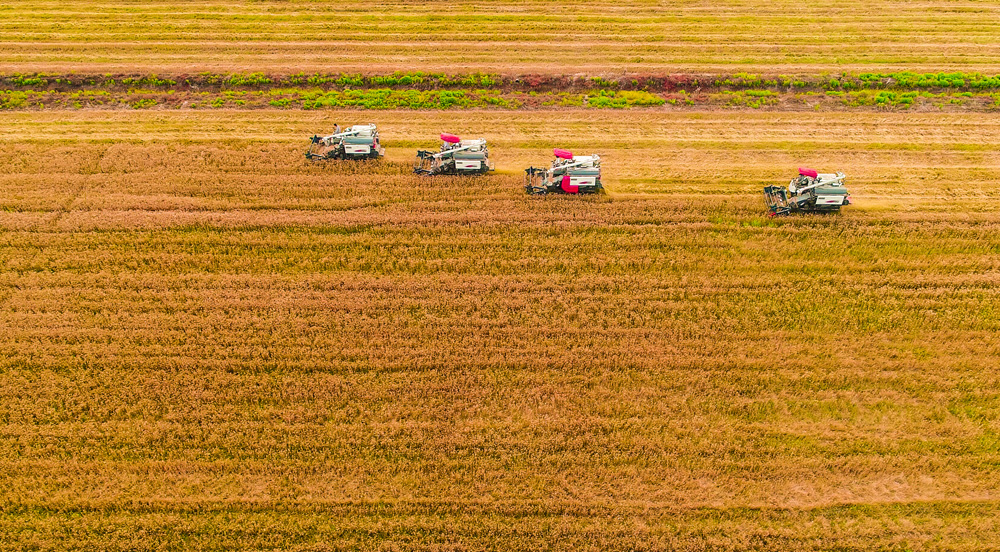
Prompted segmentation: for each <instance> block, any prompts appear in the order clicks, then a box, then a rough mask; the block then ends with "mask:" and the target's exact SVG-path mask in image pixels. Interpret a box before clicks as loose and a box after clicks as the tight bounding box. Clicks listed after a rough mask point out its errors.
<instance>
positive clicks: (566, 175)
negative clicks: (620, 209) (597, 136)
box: [524, 148, 604, 194]
mask: <svg viewBox="0 0 1000 552" xmlns="http://www.w3.org/2000/svg"><path fill="white" fill-rule="evenodd" d="M552 153H553V155H555V156H556V158H555V160H553V161H552V166H551V167H549V168H548V169H544V168H536V167H528V168H527V169H525V170H524V172H525V175H524V189H525V191H527V192H528V193H529V194H549V193H557V194H596V193H598V192H600V191H602V190H603V189H604V187H603V186H602V185H601V157H600V156H599V155H596V154H594V155H585V156H584V155H576V156H575V155H573V154H572V153H571V152H569V151H566V150H564V149H559V148H556V149H554V150H552Z"/></svg>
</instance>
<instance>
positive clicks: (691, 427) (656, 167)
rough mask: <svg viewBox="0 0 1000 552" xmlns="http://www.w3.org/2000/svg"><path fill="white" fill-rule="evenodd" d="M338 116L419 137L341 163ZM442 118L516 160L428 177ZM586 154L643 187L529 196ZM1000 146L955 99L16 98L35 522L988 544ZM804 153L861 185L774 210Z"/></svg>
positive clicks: (13, 118)
mask: <svg viewBox="0 0 1000 552" xmlns="http://www.w3.org/2000/svg"><path fill="white" fill-rule="evenodd" d="M446 119H447V120H448V121H449V123H448V124H445V123H444V121H445V120H446ZM333 121H337V122H340V123H341V124H342V125H343V124H347V123H354V122H367V121H374V122H377V123H378V124H379V125H380V126H381V127H382V129H383V137H384V141H385V143H386V145H387V147H388V155H389V161H390V162H389V163H383V164H370V165H363V164H362V165H360V166H357V165H354V164H338V165H331V166H326V167H321V166H319V167H318V166H313V165H308V164H306V163H305V162H304V160H303V159H302V157H301V152H302V151H303V150H304V148H305V146H306V145H307V144H306V140H305V137H306V136H309V135H311V134H313V133H315V132H321V131H323V130H325V129H327V128H328V127H329V126H330V124H331V123H332V122H333ZM440 131H452V132H456V133H459V134H462V135H467V136H484V137H486V138H488V139H489V140H490V144H491V148H492V151H493V152H494V159H495V161H496V163H497V165H498V167H499V168H500V174H498V175H497V176H493V177H490V178H488V179H469V180H458V179H417V178H413V177H411V176H409V175H407V174H406V173H407V170H408V169H407V167H406V165H405V163H406V162H408V161H409V158H410V156H411V155H412V152H413V150H414V149H415V148H416V147H418V146H421V147H432V146H434V145H435V143H436V140H435V136H436V134H437V133H438V132H440ZM551 145H560V146H565V147H569V148H570V149H574V150H578V151H581V152H591V151H593V152H597V153H601V154H602V155H603V157H604V159H605V175H606V178H607V183H608V187H609V190H610V192H611V193H610V194H609V196H608V197H604V198H559V197H554V198H545V199H538V198H528V197H525V196H524V195H522V194H521V192H520V189H519V187H518V186H519V184H520V176H519V175H518V172H519V171H520V169H521V168H522V167H523V166H526V165H527V164H529V163H532V162H536V163H544V162H546V161H547V160H548V159H549V155H548V148H549V147H550V146H551ZM998 145H1000V123H998V122H997V121H996V120H995V118H984V117H981V116H966V115H948V114H939V115H931V114H921V115H914V114H819V115H815V116H812V117H809V118H808V119H807V120H803V118H802V116H801V115H800V114H789V115H784V114H757V113H748V114H742V113H697V114H662V113H649V112H619V113H610V112H602V113H594V112H589V111H559V112H532V113H498V112H481V113H480V112H449V113H447V114H441V113H413V112H384V113H371V112H362V113H358V112H354V113H348V112H336V113H330V112H327V113H303V112H287V111H268V112H252V113H251V112H238V111H232V112H229V111H223V112H212V113H207V114H203V113H187V112H183V113H181V112H128V113H126V112H73V113H65V112H36V113H25V112H22V113H6V114H2V115H0V168H2V173H3V176H2V177H0V207H2V209H3V210H2V211H0V228H3V231H2V232H0V266H2V267H3V272H2V273H0V328H3V331H2V332H0V351H2V356H3V364H2V366H3V370H2V371H0V394H2V398H0V419H2V420H3V426H2V431H3V437H2V439H0V504H2V507H0V542H2V543H5V544H4V545H3V547H5V548H13V549H17V548H41V549H59V550H62V549H72V548H79V549H95V548H102V549H135V548H156V547H160V548H166V549H191V548H202V549H233V548H268V549H272V548H295V547H308V548H313V549H324V548H336V547H338V546H339V547H363V548H376V547H379V546H381V547H384V548H391V547H392V546H397V547H399V548H403V549H433V548H435V547H439V548H442V547H443V548H445V549H449V548H456V549H457V548H472V549H477V548H499V547H504V548H508V549H539V548H551V549H574V550H578V549H594V550H598V549H599V550H625V549H637V548H639V549H642V548H645V549H666V548H671V547H676V548H682V549H702V548H706V547H712V546H717V547H723V548H725V549H776V550H778V549H780V550H789V549H824V550H825V549H830V548H835V547H846V548H885V547H897V548H906V547H909V548H914V549H936V548H947V549H965V550H976V549H982V548H984V547H987V546H989V545H991V544H992V543H993V542H994V538H995V536H996V535H997V534H998V532H1000V525H998V521H997V520H998V519H1000V509H998V507H997V500H998V496H997V491H996V489H998V488H1000V472H998V471H997V465H998V461H1000V454H998V441H997V437H996V435H997V433H996V432H997V430H998V429H1000V423H998V415H1000V397H998V394H997V392H996V389H997V384H998V378H997V369H996V359H997V358H998V355H1000V342H998V341H997V339H996V335H997V330H998V329H1000V310H998V309H997V299H998V291H997V290H998V289H1000V288H998V284H1000V256H998V254H1000V250H998V245H997V244H998V241H997V239H996V236H997V232H998V230H1000V211H998V208H997V200H998V199H1000V198H998V195H1000V192H998V191H997V188H996V186H995V183H996V182H997V180H998V176H1000V155H998V154H997V146H998ZM798 165H812V166H816V167H817V168H821V169H830V170H834V169H843V170H846V171H848V172H849V174H850V175H851V181H850V189H851V191H852V193H853V195H854V198H855V200H856V202H857V205H856V206H853V207H851V208H849V209H848V210H846V212H844V213H843V214H842V215H840V216H831V217H818V218H791V219H787V220H781V221H777V222H775V223H770V222H768V221H767V220H765V219H764V218H763V217H762V216H761V214H762V206H761V203H760V200H759V198H758V196H757V194H758V190H759V188H760V187H761V185H762V184H763V183H765V182H770V181H779V182H780V181H784V180H786V179H787V178H788V177H789V176H790V174H791V173H792V172H793V171H794V169H795V167H796V166H798Z"/></svg>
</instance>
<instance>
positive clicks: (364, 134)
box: [306, 124, 385, 161]
mask: <svg viewBox="0 0 1000 552" xmlns="http://www.w3.org/2000/svg"><path fill="white" fill-rule="evenodd" d="M383 155H385V148H383V147H382V145H381V144H380V143H379V140H378V127H376V126H375V125H371V124H369V125H354V126H352V127H347V128H346V129H344V131H343V132H337V133H335V134H331V135H329V136H313V137H312V144H311V145H310V146H309V151H307V152H306V159H309V160H311V161H325V160H328V159H379V158H381V157H382V156H383Z"/></svg>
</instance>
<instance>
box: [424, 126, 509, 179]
mask: <svg viewBox="0 0 1000 552" xmlns="http://www.w3.org/2000/svg"><path fill="white" fill-rule="evenodd" d="M492 170H493V165H492V164H490V152H489V149H487V147H486V140H485V139H483V138H480V139H478V140H462V139H461V138H459V137H458V136H455V135H454V134H441V151H437V152H434V151H425V150H420V151H418V152H417V162H416V165H415V166H414V167H413V172H415V173H416V174H424V175H437V174H486V173H488V172H489V171H492Z"/></svg>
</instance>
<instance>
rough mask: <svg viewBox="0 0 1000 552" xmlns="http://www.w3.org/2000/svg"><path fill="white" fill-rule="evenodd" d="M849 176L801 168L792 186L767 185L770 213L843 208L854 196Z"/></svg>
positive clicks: (766, 196) (791, 183) (779, 213)
mask: <svg viewBox="0 0 1000 552" xmlns="http://www.w3.org/2000/svg"><path fill="white" fill-rule="evenodd" d="M846 178H847V175H845V174H844V173H842V172H838V173H836V174H820V173H818V172H816V171H814V170H812V169H803V168H799V176H798V177H796V178H794V179H792V181H791V182H790V183H789V184H788V188H785V187H783V186H767V187H765V188H764V201H765V202H767V207H768V210H769V211H770V212H769V213H768V216H770V217H775V216H783V215H788V214H791V213H797V212H831V211H839V210H840V208H841V207H842V206H844V205H850V204H851V196H850V195H849V194H848V193H847V188H845V187H844V180H845V179H846Z"/></svg>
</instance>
